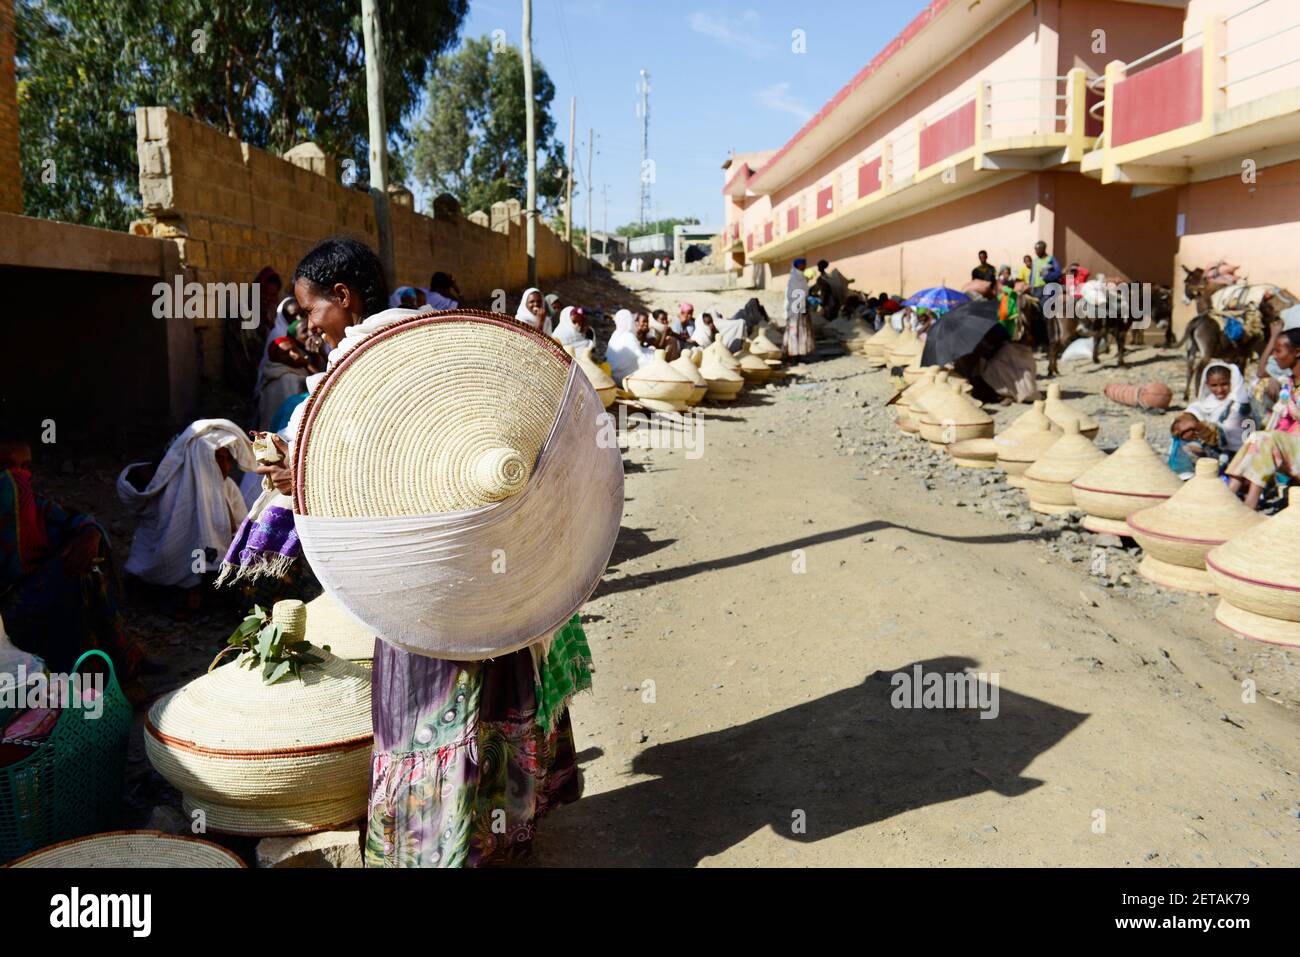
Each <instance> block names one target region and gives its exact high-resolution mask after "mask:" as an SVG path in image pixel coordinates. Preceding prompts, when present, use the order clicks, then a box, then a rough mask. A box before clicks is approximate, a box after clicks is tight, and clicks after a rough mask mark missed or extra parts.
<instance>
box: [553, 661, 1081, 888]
mask: <svg viewBox="0 0 1300 957" xmlns="http://www.w3.org/2000/svg"><path fill="white" fill-rule="evenodd" d="M918 665H919V667H920V668H921V674H922V675H928V674H930V673H932V672H938V673H940V674H942V675H957V674H960V673H961V672H962V671H964V670H966V669H973V668H975V667H977V662H976V661H975V660H974V659H971V658H967V657H959V656H945V657H940V658H931V659H928V660H924V661H919V662H908V663H907V664H904V665H901V666H899V667H898V668H897V669H893V670H891V671H889V672H875V673H874V674H872V675H869V676H868V677H867V678H865V679H864V680H863V681H862V682H861V683H859V684H858V685H856V686H854V687H852V688H846V689H844V690H842V691H836V692H832V693H831V694H828V695H825V696H823V697H820V698H816V699H814V700H812V701H808V702H805V703H803V704H798V705H795V706H793V707H790V708H787V709H785V710H784V711H778V712H776V713H774V714H769V715H766V716H764V717H761V718H757V719H755V720H753V721H748V722H745V723H744V724H740V725H736V726H735V727H731V728H725V729H723V730H720V731H714V732H710V733H707V734H700V735H696V736H695V737H691V738H685V739H683V740H681V741H672V742H668V743H665V744H659V745H654V746H653V747H649V748H647V749H646V750H644V751H642V752H641V753H640V754H639V755H637V757H636V758H635V759H634V760H633V761H632V768H631V769H632V772H633V773H635V774H638V775H653V776H654V779H653V780H650V781H640V782H637V783H634V784H627V785H625V786H623V787H615V788H614V789H613V790H610V791H606V792H604V793H601V794H596V795H591V796H589V797H585V798H583V799H582V800H580V801H578V802H577V803H576V804H572V805H569V806H567V807H563V808H560V809H557V811H556V812H555V813H554V814H553V815H552V816H551V817H550V818H549V819H548V820H547V822H546V824H545V825H543V827H542V828H541V835H542V841H541V843H540V846H539V848H538V850H539V851H540V852H541V853H540V854H539V856H538V861H537V863H540V864H545V865H549V866H565V865H587V866H594V867H602V866H629V867H631V866H635V867H645V866H660V867H665V866H666V867H691V866H694V865H696V864H698V863H699V862H700V861H701V860H703V859H705V858H707V857H712V856H715V855H717V854H720V853H722V852H723V851H725V850H727V849H728V848H730V847H734V846H735V845H737V844H739V843H740V842H742V841H744V840H745V839H746V838H748V837H749V836H750V835H752V834H754V833H755V832H756V831H758V830H760V829H761V828H764V827H768V828H771V829H772V831H773V832H774V833H776V834H779V835H780V836H782V837H784V838H785V839H787V840H791V841H799V842H801V843H812V842H815V841H820V840H824V839H826V838H828V837H833V836H835V835H837V834H842V833H844V832H846V831H851V830H854V829H856V828H860V827H863V826H865V825H870V824H875V823H877V822H880V821H884V820H888V819H889V818H891V817H894V816H895V815H898V814H902V813H905V812H907V811H911V810H914V809H916V808H922V807H927V806H929V805H932V804H940V803H944V802H947V801H955V800H959V799H961V798H965V797H970V796H972V795H976V794H980V793H982V792H985V791H996V792H997V793H998V794H1001V795H1003V796H1005V797H1018V796H1020V795H1022V794H1025V793H1027V792H1029V791H1032V790H1033V789H1035V788H1037V787H1039V786H1040V785H1041V784H1043V783H1044V782H1043V781H1040V780H1038V779H1035V778H1033V777H1027V776H1025V775H1024V773H1023V772H1024V770H1025V768H1026V767H1027V766H1028V765H1029V764H1030V763H1031V762H1032V761H1033V760H1034V759H1035V758H1037V757H1038V756H1039V755H1040V754H1042V753H1044V752H1045V751H1047V750H1049V749H1051V748H1052V747H1054V746H1055V745H1056V744H1058V743H1059V742H1060V741H1061V740H1062V739H1063V738H1065V737H1066V735H1068V734H1069V733H1070V732H1071V731H1073V730H1074V729H1075V728H1076V727H1078V726H1079V724H1081V723H1082V722H1083V721H1084V720H1086V719H1087V717H1088V715H1087V714H1086V713H1079V712H1074V711H1069V710H1067V709H1065V708H1061V707H1058V706H1056V705H1053V704H1051V703H1049V702H1046V701H1041V700H1038V699H1036V698H1031V697H1028V696H1026V695H1021V694H1017V693H1015V692H1011V691H1007V690H1006V689H1005V688H997V716H996V717H995V718H990V719H985V718H982V717H981V710H980V709H979V707H978V706H976V707H951V706H950V707H939V708H933V707H931V708H918V707H895V704H894V702H895V701H896V700H898V699H899V698H900V697H901V698H903V699H904V700H905V701H907V702H908V703H911V702H912V701H913V699H912V696H911V694H910V693H909V694H907V695H906V696H904V695H902V694H901V692H902V690H903V689H902V688H900V687H898V686H897V685H896V684H895V681H896V679H895V678H894V675H896V674H897V675H906V676H907V678H908V680H909V681H914V679H915V677H916V673H915V671H914V669H915V667H916V666H918ZM978 684H979V687H980V688H981V693H982V694H985V695H989V694H991V693H992V691H993V687H994V685H996V679H995V681H994V683H993V685H989V684H985V676H983V675H979V676H978ZM923 686H924V685H923ZM983 700H984V701H985V702H986V703H987V702H989V700H990V699H989V698H987V697H986V698H985V699H983ZM948 703H949V704H950V705H951V704H952V703H953V702H952V701H951V700H950V701H949V702H948ZM647 707H650V706H648V705H647ZM659 707H660V708H662V707H663V705H662V704H661V705H660V706H659ZM986 711H987V712H988V713H991V709H986ZM648 720H650V719H648V718H647V721H648ZM1013 813H1014V812H1013ZM801 822H802V824H803V828H802V829H800V827H799V826H798V825H799V824H800V823H801ZM986 823H988V821H987V820H986V819H984V818H976V817H974V816H972V817H970V818H969V820H967V821H965V822H964V823H963V824H962V825H959V827H961V826H964V827H967V828H969V830H970V831H971V832H972V833H974V832H978V830H979V829H980V828H982V827H983V825H985V824H986ZM954 850H955V849H954ZM855 863H858V864H861V865H870V864H871V863H873V862H872V861H871V860H869V859H863V860H861V861H857V862H855Z"/></svg>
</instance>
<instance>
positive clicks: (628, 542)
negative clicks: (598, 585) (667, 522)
mask: <svg viewBox="0 0 1300 957" xmlns="http://www.w3.org/2000/svg"><path fill="white" fill-rule="evenodd" d="M651 531H653V529H645V528H628V527H627V526H626V525H624V526H623V527H622V528H620V529H619V530H618V538H617V539H615V540H614V551H613V553H611V554H610V556H609V563H608V564H607V565H606V567H607V568H617V567H618V566H620V565H621V564H623V562H627V561H633V560H635V559H638V558H644V557H645V556H646V555H649V554H651V553H653V552H657V551H659V550H660V549H663V548H667V547H668V546H669V545H672V544H674V543H675V542H676V541H677V539H675V538H662V539H659V540H658V541H655V540H654V539H652V538H651V537H650V535H649V532H651Z"/></svg>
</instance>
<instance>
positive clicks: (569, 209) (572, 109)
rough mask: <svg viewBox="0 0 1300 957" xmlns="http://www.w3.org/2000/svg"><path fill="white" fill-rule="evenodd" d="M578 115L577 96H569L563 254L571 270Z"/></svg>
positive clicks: (571, 270)
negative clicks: (574, 153) (574, 160)
mask: <svg viewBox="0 0 1300 957" xmlns="http://www.w3.org/2000/svg"><path fill="white" fill-rule="evenodd" d="M577 117H578V98H577V97H576V96H571V97H569V182H568V184H567V186H566V187H565V193H564V254H565V256H566V257H567V259H566V262H567V263H568V266H569V272H573V124H574V121H575V120H576V119H577Z"/></svg>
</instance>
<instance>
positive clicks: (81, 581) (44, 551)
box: [0, 432, 143, 685]
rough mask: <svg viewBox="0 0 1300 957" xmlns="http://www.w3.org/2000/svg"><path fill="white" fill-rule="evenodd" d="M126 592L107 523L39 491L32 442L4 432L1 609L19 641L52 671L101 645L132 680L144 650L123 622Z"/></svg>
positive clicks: (0, 452)
mask: <svg viewBox="0 0 1300 957" xmlns="http://www.w3.org/2000/svg"><path fill="white" fill-rule="evenodd" d="M120 598H121V589H120V587H119V585H118V581H117V575H116V573H115V572H114V570H113V561H112V554H111V552H110V551H109V544H108V536H107V535H106V534H105V533H104V530H103V529H102V528H101V527H100V526H99V525H98V524H97V523H96V522H95V520H94V518H92V517H91V516H89V515H83V514H80V513H78V512H70V511H67V510H66V509H64V508H62V507H61V506H60V505H58V503H56V502H52V501H50V500H49V499H48V498H46V497H45V496H43V495H39V494H37V492H36V490H35V486H34V484H33V476H32V446H31V443H30V442H28V441H27V439H26V438H25V437H23V436H22V435H20V434H18V433H14V432H8V433H3V434H0V617H3V619H4V625H5V629H6V630H7V631H8V633H9V637H10V638H12V639H13V642H14V644H15V645H17V646H18V647H19V648H21V649H22V650H24V651H29V652H31V653H32V654H35V655H39V656H40V657H41V658H43V659H45V663H46V665H48V666H49V669H50V671H51V672H67V671H70V670H71V669H72V666H73V665H74V664H75V663H76V660H77V658H78V657H79V656H80V655H81V653H82V652H84V651H89V650H90V649H92V648H98V649H99V650H101V651H103V652H105V653H106V654H107V655H108V656H109V658H111V659H112V661H113V667H114V668H115V669H116V671H117V675H118V677H119V679H120V680H121V681H122V683H123V684H124V685H125V684H127V683H129V682H130V681H131V680H132V678H133V677H134V676H135V674H136V672H137V670H138V668H139V666H140V665H141V663H142V661H143V654H142V649H141V648H140V646H139V645H137V644H136V643H134V642H132V641H130V640H128V639H127V637H126V635H125V633H124V632H123V630H122V616H121V615H120V614H119V613H118V602H119V601H120Z"/></svg>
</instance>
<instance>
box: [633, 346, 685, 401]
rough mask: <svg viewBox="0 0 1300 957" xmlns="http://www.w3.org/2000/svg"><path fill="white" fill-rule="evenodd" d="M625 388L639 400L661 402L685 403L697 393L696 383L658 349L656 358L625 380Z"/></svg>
mask: <svg viewBox="0 0 1300 957" xmlns="http://www.w3.org/2000/svg"><path fill="white" fill-rule="evenodd" d="M623 385H624V387H625V388H626V389H627V390H628V391H629V392H631V393H632V394H633V395H634V396H636V397H637V398H638V399H656V400H658V401H660V402H685V401H686V400H687V399H689V398H690V397H691V395H692V393H693V392H694V391H695V383H694V382H693V381H692V380H691V379H690V378H689V377H688V376H687V375H686V374H685V373H683V372H679V371H677V370H676V369H674V368H673V367H672V364H671V363H669V362H668V354H667V352H666V351H665V350H663V349H656V350H655V355H654V358H653V359H651V360H650V361H649V362H647V363H646V364H645V365H643V366H641V367H640V368H639V369H637V370H636V371H635V372H630V373H628V375H627V376H626V377H625V378H624V379H623Z"/></svg>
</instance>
